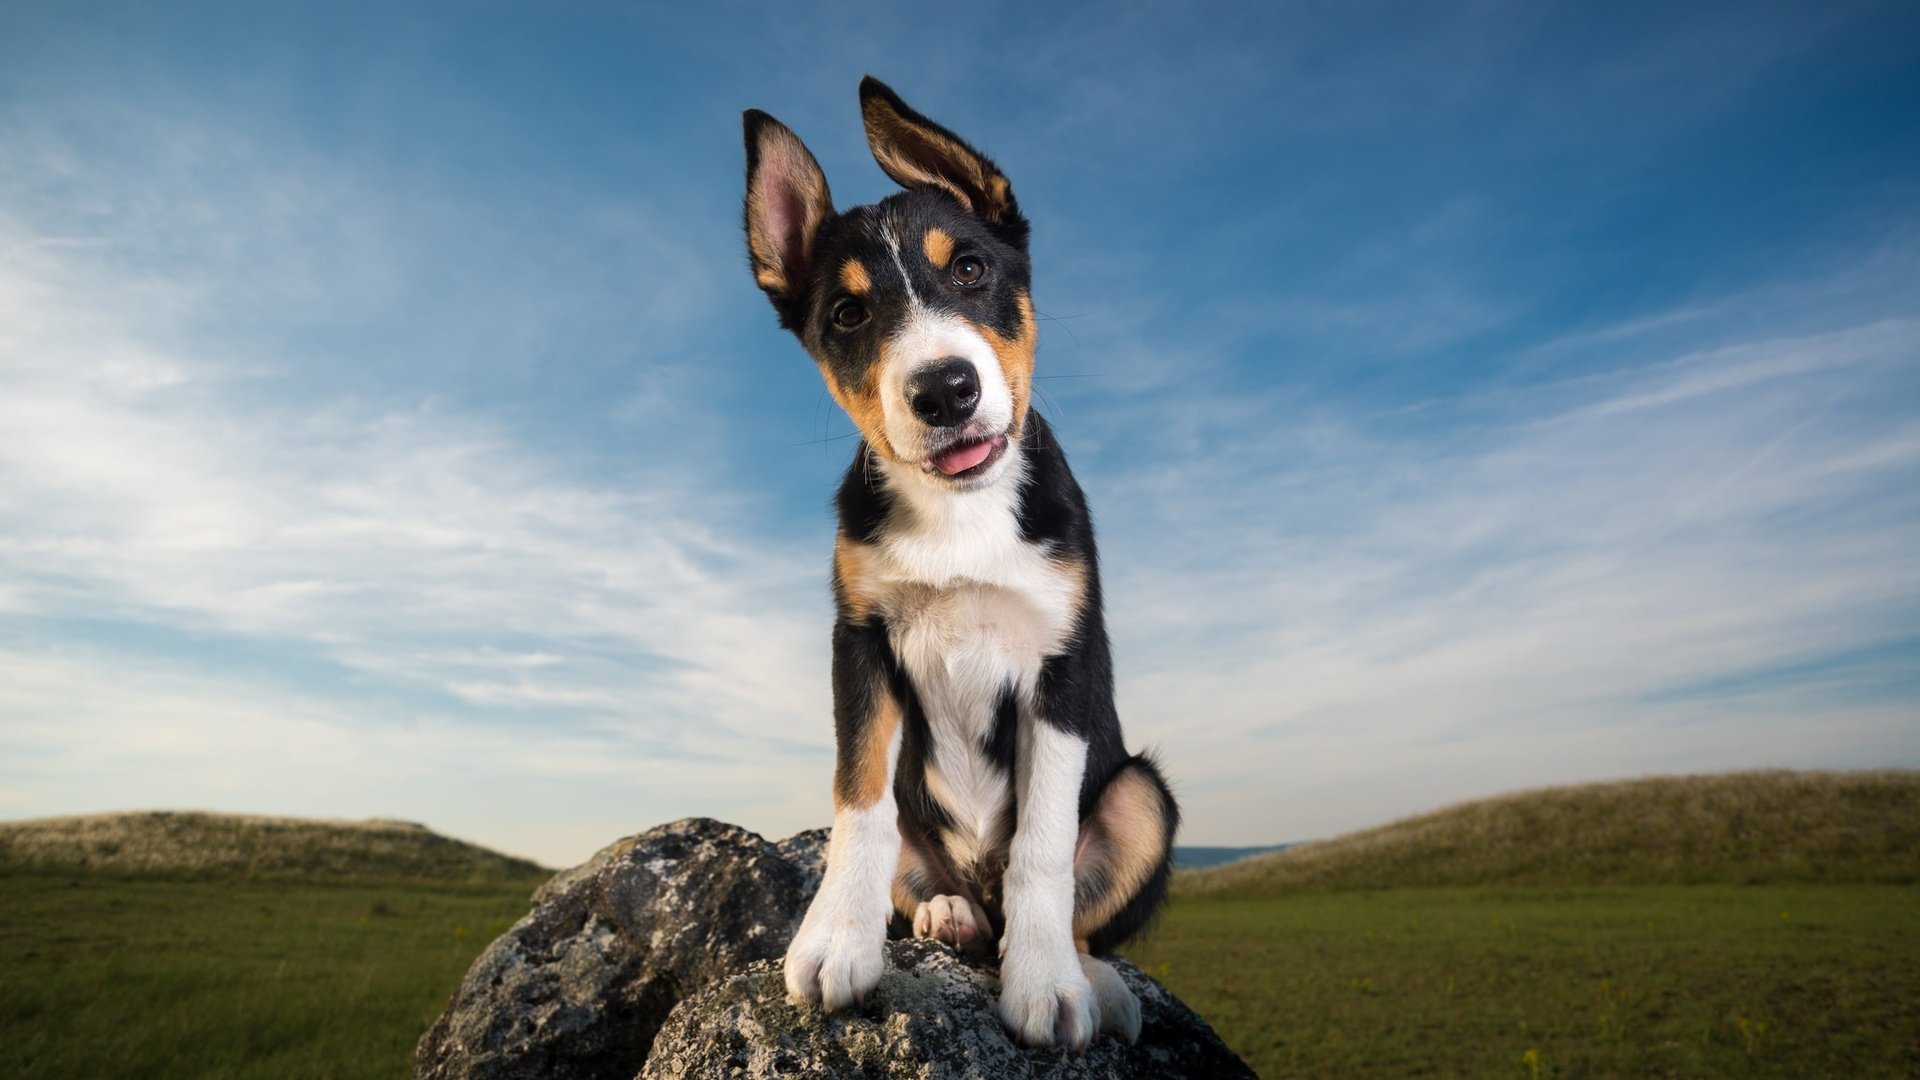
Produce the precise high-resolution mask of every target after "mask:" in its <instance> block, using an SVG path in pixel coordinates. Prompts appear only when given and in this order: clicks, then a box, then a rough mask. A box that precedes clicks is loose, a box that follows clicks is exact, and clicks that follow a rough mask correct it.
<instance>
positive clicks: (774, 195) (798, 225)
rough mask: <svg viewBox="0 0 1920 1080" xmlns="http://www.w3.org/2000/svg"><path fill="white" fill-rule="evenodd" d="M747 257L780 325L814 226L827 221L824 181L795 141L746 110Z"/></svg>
mask: <svg viewBox="0 0 1920 1080" xmlns="http://www.w3.org/2000/svg"><path fill="white" fill-rule="evenodd" d="M742 122H743V126H744V127H745V129H746V137H747V213H746V217H747V253H748V255H749V256H750V257H751V258H752V259H753V278H754V280H755V281H757V282H759V283H760V287H761V288H762V289H765V290H766V292H767V296H768V297H770V298H771V299H772V300H773V306H774V307H775V308H776V309H777V310H778V311H779V312H780V315H781V320H782V322H786V321H787V320H788V319H789V317H790V316H793V315H795V314H796V312H795V305H796V302H797V301H798V300H799V299H800V290H801V288H802V287H803V286H804V285H805V283H806V279H807V256H808V253H809V252H810V251H811V250H812V248H813V238H814V234H815V233H817V232H819V231H820V224H821V222H824V221H826V220H827V218H829V217H831V216H833V197H832V196H831V195H830V194H829V193H828V192H827V176H826V174H825V173H823V172H821V171H820V163H819V162H817V161H815V160H813V155H812V154H811V153H809V152H808V151H807V148H806V145H805V144H803V143H802V142H801V141H800V137H799V136H797V135H795V134H794V133H793V132H792V131H789V130H788V129H787V126H786V125H785V124H782V123H781V122H780V121H778V120H775V119H774V118H773V117H771V116H768V115H767V114H766V113H763V112H761V111H760V110H759V109H748V110H747V111H746V114H745V116H744V117H743V118H742Z"/></svg>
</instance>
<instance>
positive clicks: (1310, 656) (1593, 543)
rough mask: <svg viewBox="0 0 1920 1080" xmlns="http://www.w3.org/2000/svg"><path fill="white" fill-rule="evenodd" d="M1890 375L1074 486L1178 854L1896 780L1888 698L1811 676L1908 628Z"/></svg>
mask: <svg viewBox="0 0 1920 1080" xmlns="http://www.w3.org/2000/svg"><path fill="white" fill-rule="evenodd" d="M1916 361H1920V324H1916V323H1915V322H1912V321H1907V320H1882V321H1875V322H1871V323H1866V324H1862V325H1857V326H1853V327H1850V328H1847V329H1844V330H1838V331H1832V332H1826V333H1821V334H1813V335H1807V336H1802V337H1797V338H1789V339H1780V340H1761V341H1751V342H1746V343H1742V344H1738V345H1733V346H1727V347H1716V348H1704V349H1695V350H1690V351H1689V352H1688V354H1687V355H1685V356H1682V357H1680V358H1679V359H1676V360H1674V361H1672V362H1670V363H1664V364H1653V365H1645V366H1640V367H1636V368H1634V369H1631V370H1629V371H1625V372H1622V373H1620V374H1619V375H1617V376H1616V377H1614V378H1611V379H1606V380H1587V381H1586V382H1585V383H1584V387H1583V389H1584V390H1585V391H1586V392H1585V393H1582V394H1580V395H1578V396H1577V397H1574V398H1572V399H1570V400H1569V399H1568V395H1566V394H1565V392H1564V388H1559V389H1555V390H1553V391H1552V392H1551V394H1549V395H1544V396H1545V397H1548V398H1551V399H1552V400H1553V403H1552V404H1551V405H1545V406H1543V405H1542V404H1541V402H1540V401H1535V402H1533V403H1532V404H1533V406H1534V409H1536V410H1542V411H1538V412H1529V411H1528V410H1526V409H1520V410H1514V411H1512V412H1511V413H1510V414H1509V415H1506V416H1504V417H1503V418H1500V419H1498V420H1497V421H1495V422H1491V423H1478V424H1473V425H1460V424H1449V423H1439V424H1432V425H1427V426H1423V427H1415V428H1413V429H1411V430H1406V431H1399V430H1395V429H1394V427H1393V423H1392V421H1391V418H1390V420H1389V421H1384V422H1383V421H1379V420H1374V421H1371V422H1361V421H1357V420H1355V419H1353V418H1351V417H1341V416H1324V415H1309V416H1305V417H1303V416H1300V415H1298V414H1297V413H1296V412H1293V411H1292V410H1291V409H1290V408H1289V407H1288V406H1287V405H1285V404H1284V403H1283V404H1280V405H1276V406H1275V407H1273V408H1272V409H1271V411H1270V412H1269V413H1268V418H1269V422H1268V424H1266V425H1265V426H1257V425H1238V424H1236V425H1233V426H1230V427H1229V428H1227V429H1224V430H1222V431H1220V432H1219V433H1218V435H1217V437H1216V438H1213V439H1210V440H1205V441H1203V443H1202V444H1201V445H1200V446H1199V447H1198V448H1197V449H1190V448H1188V446H1187V444H1186V443H1184V442H1183V443H1181V444H1180V445H1181V447H1182V450H1183V452H1182V453H1181V455H1180V456H1179V457H1177V458H1175V459H1173V460H1170V461H1168V462H1167V463H1166V464H1165V466H1164V467H1161V468H1152V469H1148V470H1145V471H1142V472H1137V473H1133V474H1130V475H1122V476H1103V477H1100V479H1099V482H1097V483H1096V484H1095V485H1093V486H1094V487H1095V488H1096V492H1095V494H1096V498H1097V500H1098V501H1097V504H1096V505H1097V506H1098V507H1100V508H1102V510H1103V512H1102V515H1101V518H1102V522H1103V524H1104V525H1105V530H1104V534H1103V535H1104V536H1105V538H1106V546H1107V548H1108V557H1107V566H1108V568H1109V575H1110V577H1111V579H1112V585H1111V586H1110V596H1111V597H1112V607H1113V615H1112V623H1113V625H1114V627H1115V630H1116V634H1117V637H1118V640H1119V646H1120V649H1119V651H1120V669H1121V672H1122V678H1121V681H1122V687H1123V697H1124V711H1125V715H1126V716H1127V717H1128V718H1129V725H1130V728H1131V730H1132V731H1134V732H1136V733H1137V734H1138V736H1139V737H1141V738H1145V739H1148V740H1150V741H1154V742H1159V743H1161V744H1163V745H1164V747H1165V753H1166V756H1167V758H1168V759H1169V760H1170V761H1171V762H1172V763H1173V764H1174V767H1175V772H1176V774H1177V775H1182V776H1185V777H1189V778H1191V779H1192V781H1193V782H1192V783H1191V785H1190V786H1189V789H1188V797H1189V801H1190V802H1191V803H1192V810H1193V813H1192V820H1193V821H1194V822H1195V830H1196V833H1198V834H1200V835H1204V836H1206V837H1207V838H1209V839H1220V840H1235V841H1244V842H1249V843H1251V842H1256V841H1261V840H1271V839H1276V838H1280V839H1285V838H1294V837H1302V836H1312V835H1323V834H1325V833H1327V832H1330V831H1334V830H1337V829H1342V828H1348V827H1353V826H1358V825H1363V824H1366V823H1368V822H1373V821H1378V820H1380V819H1381V818H1383V817H1385V816H1388V815H1389V814H1391V813H1394V812H1412V811H1415V810H1418V809H1421V808H1422V807H1424V806H1428V805H1431V803H1432V802H1433V801H1434V800H1435V799H1436V798H1462V797H1466V796H1469V795H1472V794H1476V793H1484V792H1487V791H1490V790H1497V789H1501V788H1506V787H1513V786H1521V785H1526V784H1538V783H1547V782H1556V781H1563V780H1571V779H1583V778H1594V777H1604V776H1611V775H1619V774H1622V773H1632V772H1640V771H1648V770H1672V769H1681V768H1729V767H1735V766H1741V765H1761V764H1788V765H1793V764H1798V765H1822V764H1836V765H1865V764H1888V763H1909V764H1911V763H1913V762H1914V761H1915V760H1920V725H1916V724H1914V722H1913V721H1914V720H1915V719H1920V715H1917V714H1916V709H1915V706H1914V705H1913V703H1912V700H1911V699H1912V690H1911V687H1908V688H1907V689H1905V690H1904V691H1898V690H1895V689H1893V688H1889V687H1887V686H1885V685H1883V684H1884V682H1885V680H1887V679H1889V678H1897V676H1898V672H1897V671H1890V669H1888V667H1887V666H1886V665H1885V664H1882V665H1881V666H1880V667H1879V668H1878V669H1876V670H1873V671H1869V672H1867V673H1865V674H1864V675H1862V674H1861V673H1860V672H1857V671H1852V672H1846V673H1842V674H1840V675H1838V676H1837V677H1835V678H1834V679H1832V680H1830V681H1829V682H1828V684H1827V685H1819V682H1820V680H1819V677H1818V675H1817V670H1818V667H1819V665H1820V664H1822V663H1823V662H1824V661H1826V660H1828V659H1829V658H1831V657H1834V656H1837V655H1844V654H1846V653H1848V652H1849V651H1850V650H1861V649H1870V648H1874V647H1882V648H1884V647H1885V646H1887V645H1888V644H1889V643H1893V642H1898V641H1901V640H1905V641H1907V642H1908V643H1909V644H1911V641H1912V639H1913V635H1914V633H1915V622H1914V619H1915V616H1916V613H1920V563H1916V562H1915V560H1914V559H1913V558H1912V555H1911V553H1912V552H1913V551H1916V550H1920V494H1916V493H1920V420H1916V419H1915V418H1914V417H1913V416H1912V414H1911V411H1910V410H1905V409H1901V408H1899V407H1897V402H1899V401H1901V400H1909V401H1910V400H1912V396H1913V394H1914V392H1915V389H1916V387H1915V384H1914V377H1913V372H1914V371H1915V369H1916ZM1521 396H1524V395H1521ZM1168 404H1169V407H1170V408H1174V409H1179V410H1198V411H1200V412H1202V413H1205V412H1207V411H1208V410H1209V409H1210V408H1211V407H1212V405H1213V403H1212V402H1210V401H1206V400H1200V401H1191V400H1179V401H1175V402H1170V403H1168ZM1221 404H1222V406H1223V407H1224V408H1226V409H1228V410H1231V411H1233V413H1234V415H1236V416H1238V415H1242V414H1244V413H1246V412H1248V411H1249V409H1248V403H1247V402H1246V401H1245V400H1244V398H1243V399H1241V400H1238V401H1233V402H1222V403H1221ZM1453 407H1454V408H1461V409H1470V408H1474V407H1476V403H1471V402H1469V403H1455V404H1454V406H1453ZM1251 411H1254V412H1258V411H1259V408H1258V406H1257V405H1256V406H1255V407H1254V408H1253V409H1252V410H1251ZM1791 665H1813V667H1814V673H1810V674H1807V675H1803V676H1801V677H1799V678H1796V679H1790V680H1786V684H1785V685H1784V686H1782V685H1775V684H1772V683H1767V682H1765V681H1764V680H1755V681H1753V683H1752V685H1749V684H1748V680H1749V677H1753V676H1761V675H1765V674H1766V673H1769V672H1774V671H1778V670H1780V669H1782V668H1784V667H1788V666H1791ZM1908 676H1909V678H1910V676H1911V671H1910V669H1909V672H1908ZM1861 678H1865V679H1867V680H1868V681H1867V683H1866V684H1857V680H1859V679H1861ZM1875 679H1878V680H1880V683H1879V684H1876V683H1875V682H1874V681H1873V680H1875ZM1202 830H1204V831H1202Z"/></svg>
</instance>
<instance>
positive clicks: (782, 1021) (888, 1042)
mask: <svg viewBox="0 0 1920 1080" xmlns="http://www.w3.org/2000/svg"><path fill="white" fill-rule="evenodd" d="M1113 966H1114V968H1115V970H1117V971H1119V972H1120V977H1121V978H1122V979H1124V980H1126V983H1127V985H1128V986H1129V987H1131V988H1132V989H1133V992H1134V993H1135V994H1136V995H1138V996H1139V998H1140V1013H1141V1019H1142V1021H1143V1023H1142V1025H1141V1029H1140V1041H1139V1042H1138V1043H1137V1044H1135V1045H1133V1046H1127V1045H1126V1044H1125V1043H1122V1042H1120V1041H1118V1040H1116V1039H1113V1038H1111V1037H1107V1036H1102V1037H1100V1038H1098V1039H1095V1040H1094V1042H1093V1045H1092V1046H1091V1047H1089V1048H1088V1050H1087V1052H1086V1053H1085V1054H1082V1055H1074V1054H1070V1053H1067V1052H1065V1051H1060V1050H1028V1049H1023V1048H1021V1047H1020V1046H1018V1045H1016V1044H1015V1043H1014V1042H1013V1041H1012V1039H1010V1038H1009V1037H1008V1036H1007V1033H1006V1030H1005V1029H1004V1028H1002V1027H1001V1026H1000V1022H999V1021H998V1020H997V1019H995V1018H994V1012H993V1003H994V995H995V992H996V989H997V983H998V980H996V979H995V978H994V977H993V975H992V974H991V973H990V972H989V971H988V970H986V969H983V968H980V967H977V966H974V965H972V964H969V963H967V962H966V961H964V960H962V959H960V958H959V957H958V956H957V955H955V954H954V952H953V951H952V950H951V949H949V948H947V947H946V946H944V945H939V944H935V943H934V942H930V941H891V942H888V943H887V968H886V971H885V972H884V973H883V974H882V975H881V976H880V985H879V986H878V987H877V988H875V990H874V992H873V995H872V996H871V997H869V998H868V999H867V1000H866V1001H865V1002H864V1003H863V1004H861V1005H860V1006H858V1007H856V1008H853V1009H848V1010H846V1011H844V1012H838V1013H823V1012H821V1011H820V1010H819V1009H818V1008H815V1007H813V1006H795V1005H790V1004H788V1003H787V1000H786V989H785V985H784V983H783V981H782V975H781V971H780V964H779V962H778V961H771V960H769V961H761V962H760V963H756V964H753V965H751V966H749V967H748V968H747V969H746V970H745V971H743V972H741V973H740V974H738V975H734V976H732V977H730V978H727V979H724V980H722V981H721V982H719V983H716V984H714V985H712V986H709V987H708V988H707V989H705V990H702V991H701V992H700V993H698V994H696V995H694V996H693V997H691V998H689V999H687V1000H686V1001H683V1002H681V1003H680V1006H679V1007H678V1008H676V1009H674V1010H673V1015H672V1016H671V1017H670V1018H669V1019H668V1020H667V1024H666V1026H665V1027H664V1028H662V1029H661V1030H660V1034H659V1036H658V1037H657V1038H655V1039H654V1042H653V1054H652V1056H651V1057H649V1058H648V1059H647V1067H646V1069H645V1071H643V1072H642V1073H641V1074H640V1075H641V1077H643V1078H644V1080H677V1078H680V1077H728V1078H737V1080H759V1078H763V1077H769V1078H770V1077H802V1076H804V1077H862V1078H872V1080H896V1078H897V1080H909V1078H911V1080H964V1078H968V1077H993V1078H994V1080H1022V1078H1026V1077H1047V1078H1050V1080H1095V1078H1100V1080H1113V1078H1128V1077H1139V1078H1141V1080H1147V1078H1152V1080H1182V1078H1188V1077H1190V1078H1192V1080H1231V1078H1234V1077H1252V1076H1253V1070H1252V1069H1249V1068H1248V1067H1247V1065H1246V1063H1245V1062H1243V1061H1241V1060H1240V1059H1239V1058H1238V1057H1236V1056H1235V1055H1234V1053H1233V1051H1231V1050H1229V1049H1227V1047H1226V1044H1225V1043H1222V1042H1221V1041H1220V1038H1219V1036H1217V1035H1215V1034H1214V1033H1213V1029H1211V1028H1209V1027H1208V1026H1207V1024H1206V1021H1204V1020H1201V1019H1200V1018H1199V1017H1198V1016H1196V1015H1194V1012H1193V1010H1191V1009H1189V1008H1187V1007H1186V1006H1185V1005H1182V1004H1180V1002H1179V1001H1178V1000H1176V999H1175V998H1174V996H1173V995H1172V994H1169V993H1167V991H1166V988H1165V987H1163V986H1161V985H1160V984H1159V983H1157V982H1154V981H1153V980H1152V979H1150V978H1148V977H1147V976H1146V975H1145V974H1143V973H1142V972H1141V971H1140V969H1139V968H1137V967H1134V966H1133V965H1132V964H1130V963H1128V962H1127V961H1125V960H1120V959H1115V960H1114V961H1113Z"/></svg>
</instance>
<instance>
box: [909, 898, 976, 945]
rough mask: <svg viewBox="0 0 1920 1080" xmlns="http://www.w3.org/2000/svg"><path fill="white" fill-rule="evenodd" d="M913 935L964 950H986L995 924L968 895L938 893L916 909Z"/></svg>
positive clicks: (914, 911)
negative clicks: (939, 894) (940, 894)
mask: <svg viewBox="0 0 1920 1080" xmlns="http://www.w3.org/2000/svg"><path fill="white" fill-rule="evenodd" d="M913 936H914V937H917V938H932V939H933V940H935V941H943V942H946V943H947V944H948V945H951V946H953V947H954V949H955V950H957V951H959V952H964V953H973V952H981V951H984V948H985V946H986V943H987V941H988V939H989V938H991V937H992V936H993V926H992V924H991V923H989V922H987V916H986V913H985V912H983V911H981V910H980V909H979V908H976V907H974V906H973V903H972V902H971V901H969V900H968V899H967V898H966V897H964V896H936V897H934V898H933V899H931V900H925V901H922V902H921V903H920V906H918V907H916V908H914V910H913Z"/></svg>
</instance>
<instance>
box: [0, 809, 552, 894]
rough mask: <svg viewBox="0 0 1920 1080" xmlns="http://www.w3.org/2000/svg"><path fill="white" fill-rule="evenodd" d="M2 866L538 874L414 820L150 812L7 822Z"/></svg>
mask: <svg viewBox="0 0 1920 1080" xmlns="http://www.w3.org/2000/svg"><path fill="white" fill-rule="evenodd" d="M0 867H11V868H15V869H43V870H61V869H70V870H88V871H96V872H103V873H109V874H126V875H136V876H159V877H172V878H190V879H196V880H212V879H231V878H235V877H239V878H249V879H258V880H301V881H342V882H346V881H353V882H369V881H420V882H444V883H448V884H491V883H526V882H538V881H540V880H541V879H544V878H546V877H549V876H551V874H552V871H550V870H546V869H544V868H542V867H540V866H538V865H537V864H535V863H532V862H529V861H528V860H526V859H517V858H514V857H512V856H510V855H502V854H500V853H499V852H496V851H489V850H488V849H486V848H483V847H479V846H477V845H475V844H469V843H466V842H465V841H461V840H454V839H452V838H450V837H446V836H441V835H440V834H438V833H436V832H434V831H432V830H431V829H428V828H427V827H426V826H424V825H416V824H413V823H412V822H406V821H385V820H378V819H375V820H369V821H325V820H317V819H308V818H283V817H256V816H251V815H242V814H214V813H204V812H199V811H179V812H175V811H164V810H155V811H143V812H135V813H118V814H90V815H85V816H80V817H59V818H41V819H37V820H33V821H7V822H0Z"/></svg>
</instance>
